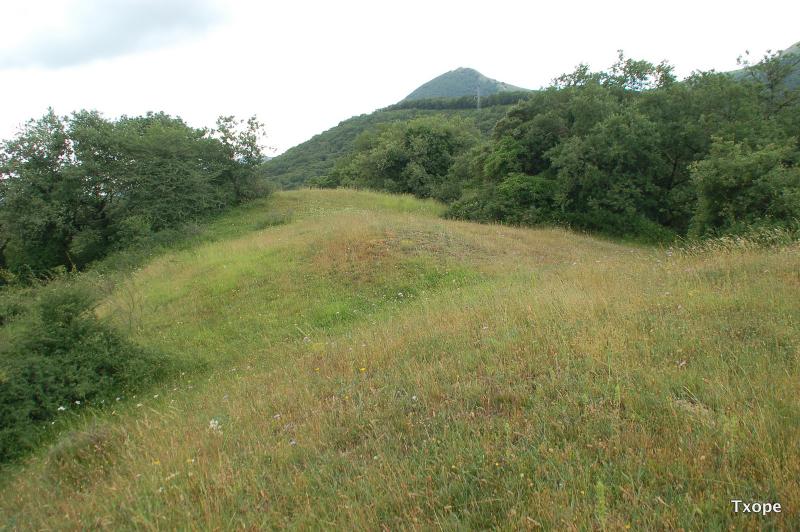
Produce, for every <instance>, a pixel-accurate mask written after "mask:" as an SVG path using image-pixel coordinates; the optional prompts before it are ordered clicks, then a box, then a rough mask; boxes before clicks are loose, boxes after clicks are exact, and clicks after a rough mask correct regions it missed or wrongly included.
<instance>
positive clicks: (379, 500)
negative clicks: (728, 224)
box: [0, 190, 800, 530]
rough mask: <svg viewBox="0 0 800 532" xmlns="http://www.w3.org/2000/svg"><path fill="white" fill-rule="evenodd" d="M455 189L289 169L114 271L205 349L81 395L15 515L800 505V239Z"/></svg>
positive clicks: (340, 517)
mask: <svg viewBox="0 0 800 532" xmlns="http://www.w3.org/2000/svg"><path fill="white" fill-rule="evenodd" d="M442 210H443V207H442V206H441V205H439V204H437V203H434V202H423V201H419V200H415V199H412V198H409V197H404V196H390V195H385V194H378V193H370V192H355V191H348V190H329V191H321V190H299V191H293V192H280V193H277V194H275V195H274V196H272V197H271V198H269V199H267V200H263V201H260V202H256V203H254V204H251V205H249V206H247V207H244V208H242V209H239V210H236V211H234V212H232V213H231V214H229V215H226V216H225V217H223V218H221V219H219V220H217V221H216V222H214V223H212V224H211V225H209V226H207V227H203V228H200V231H202V235H201V236H202V238H199V239H198V240H197V242H196V244H193V245H191V246H182V247H181V248H176V249H175V250H174V251H172V252H168V253H165V254H162V255H160V256H157V257H155V258H153V260H151V261H149V262H148V263H146V264H144V265H143V266H141V267H139V268H137V269H135V271H133V272H131V273H130V274H126V275H125V276H124V277H119V278H115V279H114V280H113V282H111V281H109V290H108V297H107V298H106V299H105V301H104V302H103V304H102V305H101V306H100V307H99V308H98V310H97V312H98V313H99V314H100V315H101V316H103V317H104V318H105V319H108V320H110V321H111V322H112V323H113V324H114V325H115V326H116V327H118V328H119V329H120V330H122V331H124V332H126V334H128V335H130V337H131V338H133V339H134V340H135V341H136V342H137V343H139V344H142V345H144V346H148V347H153V348H156V349H158V350H159V351H160V352H162V353H164V356H167V357H170V359H171V360H173V361H174V363H175V364H176V365H177V366H179V367H181V368H183V370H182V371H181V373H180V374H179V375H178V376H176V378H175V379H173V380H170V381H169V382H164V383H163V384H162V385H161V386H159V387H157V388H155V389H151V390H147V391H146V393H140V394H138V396H136V397H124V398H121V400H120V401H116V402H114V404H113V406H109V407H105V408H97V409H91V408H90V409H86V410H84V411H81V410H80V409H75V408H70V409H69V410H68V411H67V412H65V413H64V414H63V416H64V419H63V421H59V422H58V423H57V425H56V428H57V429H58V430H59V431H60V435H59V436H58V438H56V439H55V441H54V443H53V444H52V445H51V446H49V447H48V448H46V449H42V450H41V451H40V452H38V453H36V454H35V455H34V456H32V457H31V458H30V459H28V460H27V461H26V462H25V463H22V464H17V465H14V466H12V467H8V468H6V469H5V470H4V471H2V473H3V477H4V478H3V479H2V480H0V528H7V529H11V530H14V529H19V530H29V529H41V530H44V529H48V530H50V529H89V528H91V529H95V528H100V529H145V530H155V529H184V528H188V529H232V528H235V529H238V528H247V529H259V528H281V527H291V528H299V529H351V528H356V529H485V528H501V529H537V528H544V529H576V530H578V529H580V530H585V529H597V530H624V529H628V528H630V529H634V530H637V529H638V530H642V529H681V528H682V529H693V530H698V529H729V528H745V529H758V528H774V529H785V530H792V529H795V530H796V529H798V528H800V483H799V482H798V479H800V451H799V450H800V356H799V355H798V349H799V348H800V248H798V246H796V245H794V246H788V247H787V246H785V247H781V248H773V249H761V248H758V247H756V246H753V245H748V244H747V243H746V242H741V241H735V240H730V241H727V242H726V241H716V242H713V243H711V244H709V245H707V246H704V247H695V248H685V249H674V250H668V249H663V248H652V247H642V246H633V245H628V244H622V243H617V242H610V241H606V240H601V239H597V238H593V237H589V236H585V235H581V234H577V233H572V232H569V231H565V230H561V229H550V230H548V229H541V230H532V229H519V228H511V227H504V226H496V225H494V226H493V225H479V224H472V223H466V222H456V221H447V220H443V219H441V218H439V214H440V213H441V212H442ZM731 499H741V500H744V501H745V502H754V501H760V502H773V503H780V504H781V506H782V509H783V511H782V513H780V514H771V515H769V516H755V515H742V514H734V513H733V505H732V504H731V502H730V501H731Z"/></svg>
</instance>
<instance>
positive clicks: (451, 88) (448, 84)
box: [403, 68, 528, 101]
mask: <svg viewBox="0 0 800 532" xmlns="http://www.w3.org/2000/svg"><path fill="white" fill-rule="evenodd" d="M479 89H480V94H481V96H488V95H490V94H495V93H498V92H511V91H524V90H528V89H523V88H521V87H515V86H514V85H509V84H508V83H503V82H502V81H497V80H496V79H491V78H487V77H486V76H484V75H483V74H481V73H480V72H478V71H477V70H474V69H472V68H457V69H455V70H451V71H450V72H446V73H444V74H442V75H441V76H437V77H435V78H433V79H432V80H430V81H428V82H427V83H423V84H422V85H420V86H419V87H418V88H417V89H416V90H414V92H412V93H411V94H409V95H408V96H406V97H405V99H404V100H403V101H408V100H422V99H426V98H458V97H460V96H474V95H476V94H477V93H478V90H479Z"/></svg>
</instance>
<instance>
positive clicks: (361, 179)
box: [317, 116, 480, 201]
mask: <svg viewBox="0 0 800 532" xmlns="http://www.w3.org/2000/svg"><path fill="white" fill-rule="evenodd" d="M479 137H480V133H479V132H478V130H477V129H476V128H475V126H474V125H473V123H472V122H470V121H467V120H464V119H462V118H458V117H455V118H445V117H436V116H434V117H422V118H417V119H414V120H410V121H407V122H398V123H395V124H391V125H389V126H388V127H385V128H383V129H380V130H377V131H376V130H373V131H367V132H365V133H363V134H362V135H360V136H359V138H358V139H357V141H356V150H355V152H354V153H353V154H352V155H351V156H349V157H345V158H343V159H342V160H340V161H339V162H338V163H337V165H336V167H335V168H334V170H333V171H332V172H331V175H330V176H329V177H328V178H327V179H326V180H318V182H317V184H318V185H319V186H327V187H333V186H353V187H364V188H373V189H379V190H386V191H388V192H396V193H404V194H414V195H415V196H418V197H434V198H438V199H441V200H445V201H447V200H452V199H455V198H457V197H458V196H459V195H460V192H461V190H460V188H459V183H458V182H456V181H454V180H452V179H449V175H448V174H449V171H450V168H451V167H452V166H453V163H454V161H455V159H456V158H457V157H458V156H460V155H461V154H462V153H465V152H466V150H468V149H469V148H470V147H472V146H474V145H475V144H476V143H477V142H478V138H479Z"/></svg>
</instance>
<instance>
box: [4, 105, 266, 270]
mask: <svg viewBox="0 0 800 532" xmlns="http://www.w3.org/2000/svg"><path fill="white" fill-rule="evenodd" d="M260 132H261V124H259V123H258V121H257V120H256V119H255V117H254V118H251V119H250V120H248V121H247V122H246V123H240V122H239V121H237V120H236V119H235V118H234V117H221V118H220V119H219V120H218V124H217V129H215V130H212V131H207V130H201V129H194V128H191V127H189V126H187V125H186V124H185V123H184V122H183V121H182V120H181V119H179V118H173V117H170V116H168V115H165V114H163V113H155V114H154V113H150V114H147V115H146V116H140V117H125V116H123V117H122V118H120V119H117V120H113V121H112V120H108V119H105V118H103V117H102V116H101V115H100V114H99V113H97V112H95V111H80V112H76V113H74V114H73V115H72V116H70V117H59V116H57V115H56V114H55V113H54V112H53V111H52V110H50V111H48V112H47V113H46V114H45V115H44V116H43V117H42V118H40V119H37V120H31V121H30V122H28V123H27V124H25V126H24V127H23V128H22V129H21V131H20V132H19V133H18V134H17V136H16V137H15V138H13V139H11V140H8V141H6V142H4V143H3V145H2V150H0V270H2V269H3V268H6V269H7V272H8V273H10V274H11V275H27V276H30V277H40V276H42V275H45V274H46V273H47V272H48V271H49V270H51V269H53V268H55V267H58V266H62V267H66V268H68V269H76V268H77V269H82V268H83V267H85V266H86V265H87V264H89V263H90V262H92V261H95V260H97V259H99V258H101V257H102V256H104V255H105V254H106V253H108V252H109V251H110V250H112V249H120V248H122V247H125V246H127V245H129V244H130V243H132V242H135V241H137V240H139V239H141V238H144V237H146V236H147V235H149V234H150V233H151V232H155V231H160V230H163V229H166V228H171V227H175V226H177V225H180V224H183V223H186V222H188V221H191V220H195V219H199V218H201V217H203V216H208V215H209V214H212V213H218V212H221V211H222V210H224V209H225V208H227V207H230V206H232V205H237V204H239V203H241V202H242V201H244V200H246V199H250V198H253V197H257V196H259V195H262V194H264V193H265V192H266V190H265V189H264V188H263V187H264V185H263V182H262V181H261V180H260V179H259V178H258V176H257V173H256V172H255V168H256V166H257V165H258V164H260V163H261V151H260V147H259V145H258V141H259V135H260Z"/></svg>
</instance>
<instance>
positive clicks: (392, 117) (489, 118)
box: [261, 104, 511, 189]
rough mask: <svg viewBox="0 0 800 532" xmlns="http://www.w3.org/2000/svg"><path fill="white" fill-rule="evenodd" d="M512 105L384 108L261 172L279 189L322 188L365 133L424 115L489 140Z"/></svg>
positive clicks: (346, 123) (301, 147)
mask: <svg viewBox="0 0 800 532" xmlns="http://www.w3.org/2000/svg"><path fill="white" fill-rule="evenodd" d="M510 107H511V105H510V104H509V105H501V104H498V105H493V106H484V105H482V106H481V109H476V108H475V106H474V105H471V106H469V107H468V108H457V109H421V108H409V109H392V108H388V109H382V110H378V111H375V112H374V113H371V114H368V115H367V114H365V115H359V116H354V117H352V118H349V119H347V120H344V121H343V122H341V123H339V125H337V126H335V127H333V128H331V129H329V130H327V131H324V132H322V133H320V134H318V135H315V136H314V137H312V138H311V139H309V140H307V141H306V142H304V143H302V144H299V145H297V146H295V147H293V148H290V149H289V150H287V151H286V152H285V153H283V154H281V155H279V156H278V157H275V158H274V159H270V160H269V161H267V162H266V163H264V164H263V165H262V167H261V172H262V174H263V175H264V177H265V178H266V179H268V180H269V182H270V183H272V184H274V185H275V186H277V187H281V188H286V189H291V188H297V187H301V186H319V185H320V184H322V183H328V184H330V183H332V182H333V180H332V177H331V174H332V173H333V171H334V167H335V166H336V164H337V163H339V161H340V160H341V159H342V158H344V157H347V156H348V155H349V154H350V153H352V152H353V151H354V150H356V149H357V146H358V145H359V144H358V143H357V139H358V138H359V136H360V135H361V134H362V133H367V134H370V133H371V132H376V131H380V130H382V129H383V128H385V127H386V126H387V125H389V124H392V123H396V122H405V121H409V120H414V119H416V118H421V117H425V116H442V117H460V118H463V119H465V120H468V121H470V122H471V123H474V125H475V127H476V128H477V129H478V130H479V131H480V132H481V134H482V135H483V136H486V137H488V136H489V134H490V133H491V131H492V128H494V125H495V124H496V123H497V121H498V120H500V118H502V117H503V116H504V115H505V114H506V111H508V109H510Z"/></svg>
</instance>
